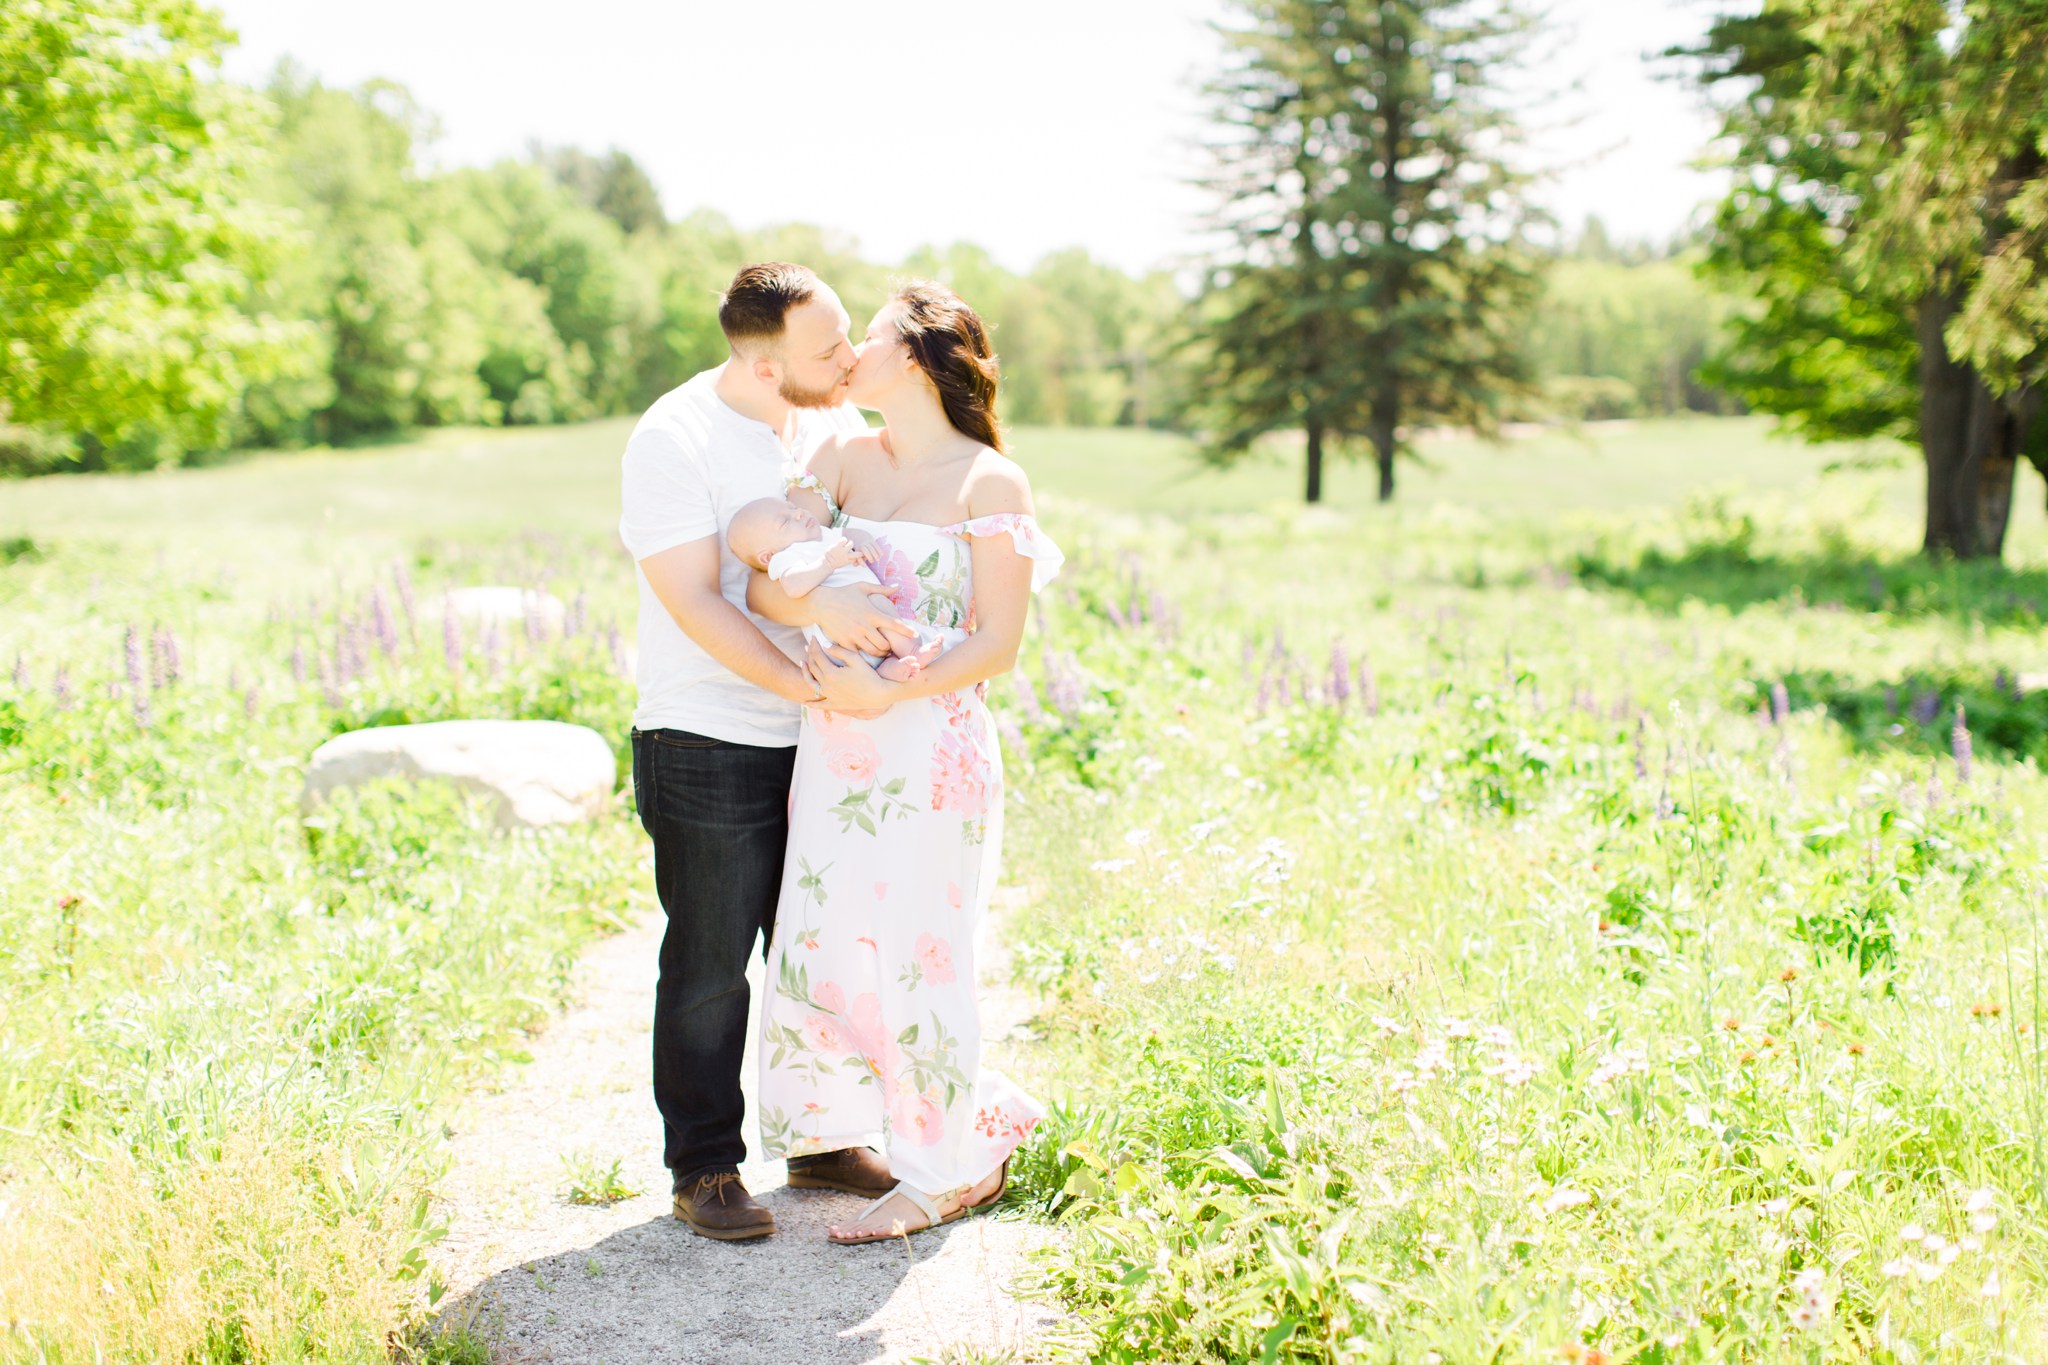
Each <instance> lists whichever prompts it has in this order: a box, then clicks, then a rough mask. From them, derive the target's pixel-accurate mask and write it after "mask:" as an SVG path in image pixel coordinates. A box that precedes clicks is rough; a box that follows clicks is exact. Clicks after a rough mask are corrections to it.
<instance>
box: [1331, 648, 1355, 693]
mask: <svg viewBox="0 0 2048 1365" xmlns="http://www.w3.org/2000/svg"><path fill="white" fill-rule="evenodd" d="M1330 699H1331V700H1332V701H1334V702H1336V703H1337V705H1339V706H1342V705H1343V704H1344V703H1345V702H1347V701H1350V700H1351V660H1350V659H1349V658H1347V657H1346V656H1345V654H1344V642H1343V641H1342V640H1335V641H1332V642H1331V644H1330Z"/></svg>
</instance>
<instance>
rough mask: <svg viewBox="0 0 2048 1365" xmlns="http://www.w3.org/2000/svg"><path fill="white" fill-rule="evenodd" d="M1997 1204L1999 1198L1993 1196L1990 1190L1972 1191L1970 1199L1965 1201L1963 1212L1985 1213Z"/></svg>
mask: <svg viewBox="0 0 2048 1365" xmlns="http://www.w3.org/2000/svg"><path fill="white" fill-rule="evenodd" d="M1997 1202H1998V1196H1997V1195H1995V1194H1993V1193H1992V1192H1991V1191H1990V1190H1989V1189H1988V1188H1987V1189H1977V1190H1971V1191H1970V1197H1969V1198H1968V1199H1966V1200H1964V1201H1963V1211H1964V1212H1965V1213H1983V1212H1984V1211H1985V1210H1986V1209H1989V1208H1990V1207H1991V1206H1992V1205H1994V1204H1996V1203H1997Z"/></svg>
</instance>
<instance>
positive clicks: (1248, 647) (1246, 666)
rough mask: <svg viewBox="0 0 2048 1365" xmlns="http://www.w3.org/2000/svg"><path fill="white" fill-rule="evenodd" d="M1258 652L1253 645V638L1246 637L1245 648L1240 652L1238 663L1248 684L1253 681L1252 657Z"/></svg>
mask: <svg viewBox="0 0 2048 1365" xmlns="http://www.w3.org/2000/svg"><path fill="white" fill-rule="evenodd" d="M1257 652H1258V651H1257V649H1256V647H1255V646H1254V645H1253V644H1252V637H1251V636H1250V635H1249V634H1247V635H1246V636H1245V637H1244V648H1243V650H1241V651H1240V654H1239V658H1238V663H1239V665H1240V667H1241V669H1242V671H1243V673H1244V680H1245V681H1246V682H1250V681H1251V680H1252V655H1253V654H1255V653H1257Z"/></svg>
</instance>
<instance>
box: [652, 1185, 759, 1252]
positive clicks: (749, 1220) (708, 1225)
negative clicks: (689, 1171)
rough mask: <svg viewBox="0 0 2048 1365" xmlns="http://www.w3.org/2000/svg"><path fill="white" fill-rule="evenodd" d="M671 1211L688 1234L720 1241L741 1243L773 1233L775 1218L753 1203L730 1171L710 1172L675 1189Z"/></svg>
mask: <svg viewBox="0 0 2048 1365" xmlns="http://www.w3.org/2000/svg"><path fill="white" fill-rule="evenodd" d="M675 1211H676V1217H677V1218H678V1219H680V1220H681V1221H683V1222H685V1223H688V1224H689V1225H690V1231H692V1232H694V1233H696V1234H697V1235H698V1236H699V1237H715V1238H717V1239H718V1240H719V1241H721V1242H744V1241H746V1240H747V1239H749V1238H752V1237H766V1236H767V1235H768V1234H770V1233H771V1232H774V1231H775V1215H774V1214H772V1213H770V1212H769V1211H768V1210H767V1209H764V1208H762V1207H761V1206H760V1205H759V1204H758V1203H756V1202H755V1201H754V1196H753V1195H751V1194H748V1193H747V1187H746V1186H745V1185H743V1184H741V1183H740V1178H739V1176H737V1175H735V1174H734V1173H733V1172H731V1171H713V1172H712V1173H711V1174H709V1175H700V1176H698V1177H697V1178H696V1179H695V1180H692V1181H691V1182H689V1183H688V1184H687V1185H678V1186H676V1192H675Z"/></svg>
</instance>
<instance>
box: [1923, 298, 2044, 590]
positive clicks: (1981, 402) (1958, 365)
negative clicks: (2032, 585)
mask: <svg viewBox="0 0 2048 1365" xmlns="http://www.w3.org/2000/svg"><path fill="white" fill-rule="evenodd" d="M1959 302H1960V300H1959V299H1958V298H1957V296H1956V294H1955V293H1954V292H1953V291H1951V290H1946V289H1942V290H1936V291H1934V292H1932V293H1929V294H1928V295H1927V296H1926V297H1925V298H1923V299H1921V301H1920V308H1919V313H1918V316H1917V317H1916V318H1915V322H1914V326H1915V330H1916V331H1917V333H1918V338H1919V342H1920V450H1921V455H1922V457H1923V458H1924V459H1925V461H1926V465H1927V521H1926V533H1925V535H1924V537H1923V538H1922V541H1921V549H1922V551H1923V552H1924V553H1926V554H1930V555H1942V554H1946V555H1954V556H1955V557H1956V558H1957V559H1979V558H1991V559H1996V558H1998V557H1999V555H2000V553H2001V552H2002V551H2003V550H2004V548H2005V528H2006V523H2007V520H2008V519H2009V518H2010V517H2011V515H2012V492H2013V478H2014V474H2015V473H2016V471H2017V469H2018V461H2019V454H2020V447H2021V444H2022V440H2023V438H2024V436H2025V433H2026V429H2027V425H2028V421H2029V419H2031V417H2032V416H2033V414H2032V411H2031V409H2032V407H2033V404H2034V400H2033V399H2032V398H2031V396H2029V397H2028V398H2027V399H2025V400H2024V401H2022V402H2020V403H2018V404H2017V405H2016V404H2014V403H2009V402H2004V401H2001V400H2000V399H1999V398H1997V397H1996V396H1995V395H1994V394H1992V392H1991V391H1990V389H1988V388H1987V387H1986V386H1985V384H1984V381H1983V380H1982V379H1981V378H1980V377H1979V376H1978V375H1977V374H1976V372H1975V371H1974V370H1972V369H1971V368H1970V367H1969V366H1968V365H1966V364H1964V363H1962V362H1960V361H1958V360H1955V359H1953V358H1952V357H1950V355H1949V353H1948V343H1947V341H1946V339H1945V338H1944V336H1943V332H1944V330H1945V329H1946V328H1947V326H1948V322H1949V319H1950V318H1952V317H1954V316H1955V312H1956V308H1957V306H1958V304H1959Z"/></svg>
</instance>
